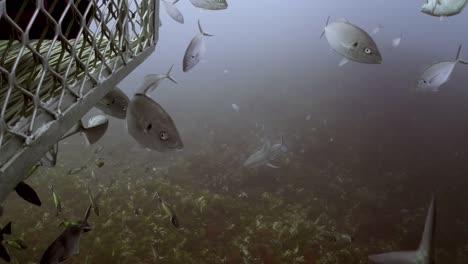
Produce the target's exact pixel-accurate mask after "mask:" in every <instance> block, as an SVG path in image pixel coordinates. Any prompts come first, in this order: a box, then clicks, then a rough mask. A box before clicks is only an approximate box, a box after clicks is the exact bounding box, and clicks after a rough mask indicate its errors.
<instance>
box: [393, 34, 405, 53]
mask: <svg viewBox="0 0 468 264" xmlns="http://www.w3.org/2000/svg"><path fill="white" fill-rule="evenodd" d="M402 38H403V34H400V36H399V37H398V38H394V39H392V48H394V49H395V48H397V47H398V46H400V42H401V39H402Z"/></svg>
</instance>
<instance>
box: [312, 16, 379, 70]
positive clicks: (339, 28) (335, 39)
mask: <svg viewBox="0 0 468 264" xmlns="http://www.w3.org/2000/svg"><path fill="white" fill-rule="evenodd" d="M329 22H330V17H328V19H327V23H326V26H325V29H324V30H323V32H322V35H321V36H320V38H322V37H323V36H324V35H325V36H326V38H327V41H328V44H329V45H330V47H331V49H333V50H334V51H335V52H337V53H338V54H340V55H342V56H343V57H344V58H343V59H342V61H341V62H340V66H343V65H344V64H346V63H347V62H348V61H349V60H352V61H355V62H360V63H367V64H380V63H382V56H381V54H380V51H379V49H378V47H377V44H376V43H375V42H374V40H373V39H372V37H371V36H370V35H369V34H368V33H367V32H366V31H364V30H363V29H361V28H359V27H357V26H355V25H353V24H351V23H350V22H348V21H347V20H344V19H343V20H341V21H337V22H333V23H329Z"/></svg>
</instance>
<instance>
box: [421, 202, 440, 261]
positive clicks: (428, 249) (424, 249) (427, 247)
mask: <svg viewBox="0 0 468 264" xmlns="http://www.w3.org/2000/svg"><path fill="white" fill-rule="evenodd" d="M435 218H436V205H435V197H434V196H433V197H432V200H431V203H430V205H429V210H428V212H427V216H426V222H425V224H424V232H423V235H422V238H421V243H420V244H419V248H418V251H419V253H420V254H423V255H426V254H427V256H429V258H431V256H432V246H433V237H434V231H435V223H436V222H435ZM429 263H430V261H429Z"/></svg>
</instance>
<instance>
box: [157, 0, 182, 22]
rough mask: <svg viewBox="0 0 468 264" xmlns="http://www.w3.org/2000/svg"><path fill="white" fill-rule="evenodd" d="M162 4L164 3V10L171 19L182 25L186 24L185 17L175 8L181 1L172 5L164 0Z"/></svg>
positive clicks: (177, 0)
mask: <svg viewBox="0 0 468 264" xmlns="http://www.w3.org/2000/svg"><path fill="white" fill-rule="evenodd" d="M161 2H163V4H164V8H166V12H167V14H168V15H169V16H170V17H172V19H174V20H175V21H177V22H179V23H180V24H183V23H184V15H182V13H181V12H180V11H179V9H178V8H177V7H176V6H175V4H176V3H177V2H179V0H176V1H174V2H173V3H172V4H171V3H169V2H168V1H166V0H162V1H161Z"/></svg>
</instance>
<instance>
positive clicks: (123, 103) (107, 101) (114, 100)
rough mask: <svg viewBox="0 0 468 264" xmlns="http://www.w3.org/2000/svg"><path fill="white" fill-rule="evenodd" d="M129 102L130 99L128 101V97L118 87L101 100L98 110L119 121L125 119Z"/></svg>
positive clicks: (97, 106)
mask: <svg viewBox="0 0 468 264" xmlns="http://www.w3.org/2000/svg"><path fill="white" fill-rule="evenodd" d="M129 101H130V99H128V97H127V95H126V94H125V93H124V92H123V91H122V90H121V89H120V88H119V87H117V86H116V87H114V89H112V90H111V91H110V92H109V93H107V94H106V95H105V96H104V97H103V98H101V100H99V102H98V104H97V105H96V108H98V109H99V110H101V111H102V112H104V113H105V114H107V115H110V116H113V117H115V118H118V119H125V117H126V116H127V108H128V102H129Z"/></svg>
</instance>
